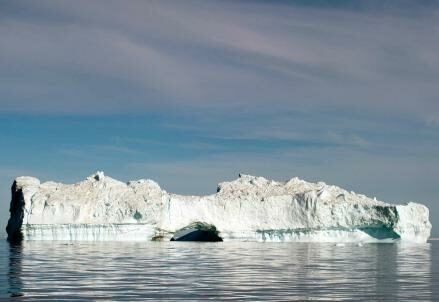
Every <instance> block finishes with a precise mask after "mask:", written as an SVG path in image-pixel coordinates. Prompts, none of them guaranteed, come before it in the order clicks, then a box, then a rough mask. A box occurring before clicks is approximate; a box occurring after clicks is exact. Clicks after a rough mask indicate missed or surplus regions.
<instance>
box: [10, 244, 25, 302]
mask: <svg viewBox="0 0 439 302" xmlns="http://www.w3.org/2000/svg"><path fill="white" fill-rule="evenodd" d="M22 255H23V246H22V244H21V243H10V244H9V271H8V283H9V290H8V293H9V294H10V296H11V297H20V296H23V280H22V278H21V270H22Z"/></svg>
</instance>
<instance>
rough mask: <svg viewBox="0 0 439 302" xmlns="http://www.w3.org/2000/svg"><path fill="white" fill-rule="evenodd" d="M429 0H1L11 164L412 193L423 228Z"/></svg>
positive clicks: (431, 128) (23, 169)
mask: <svg viewBox="0 0 439 302" xmlns="http://www.w3.org/2000/svg"><path fill="white" fill-rule="evenodd" d="M438 20H439V3H438V1H416V2H413V1H184V2H183V1H81V0H79V1H74V2H72V1H45V0H41V1H21V0H17V1H0V36H1V37H2V39H1V43H0V141H1V146H2V148H0V201H1V202H0V210H1V213H2V214H1V215H0V222H1V223H2V224H3V225H4V224H5V223H6V219H7V216H8V206H9V198H10V197H9V195H10V193H9V188H10V185H11V183H12V181H13V178H14V177H16V176H18V175H25V174H26V175H33V176H36V177H39V178H41V179H42V180H49V179H54V180H59V181H64V182H74V181H79V180H81V179H83V178H84V177H86V176H87V175H89V174H91V173H93V172H94V171H96V170H104V171H105V172H106V174H108V175H110V176H113V177H115V178H119V179H121V180H130V179H137V178H152V179H154V180H157V181H158V182H159V183H160V184H161V186H162V187H164V188H165V189H166V190H168V191H172V192H177V193H184V194H204V193H212V192H214V191H215V190H216V184H217V182H219V181H223V180H228V179H233V178H235V177H236V176H237V175H238V173H240V172H243V173H249V174H255V175H261V176H265V177H269V178H274V179H277V180H285V179H288V178H291V177H294V176H299V177H302V178H305V179H306V180H310V181H317V180H323V181H325V182H327V183H331V184H337V185H340V186H342V187H345V188H347V189H351V190H354V191H356V192H361V193H365V194H367V195H370V196H376V197H377V198H379V199H382V200H384V201H389V202H403V201H419V202H422V203H425V204H427V205H428V206H429V207H430V209H431V221H432V222H433V226H434V229H433V231H434V234H435V235H439V228H436V227H435V225H437V224H438V223H439V206H438V204H437V201H436V199H437V196H439V186H438V185H437V183H438V179H439V155H438V154H439V99H438V98H439V93H438V84H439V55H438V54H439V21H438Z"/></svg>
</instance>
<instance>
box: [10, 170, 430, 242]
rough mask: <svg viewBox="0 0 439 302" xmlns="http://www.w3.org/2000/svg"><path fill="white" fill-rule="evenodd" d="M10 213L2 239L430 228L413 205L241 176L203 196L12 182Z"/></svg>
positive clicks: (95, 179)
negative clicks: (214, 191) (396, 203)
mask: <svg viewBox="0 0 439 302" xmlns="http://www.w3.org/2000/svg"><path fill="white" fill-rule="evenodd" d="M10 212H11V217H10V219H9V222H8V226H7V232H8V238H9V239H10V240H14V239H25V240H140V241H148V240H173V239H176V240H178V239H179V238H189V237H191V236H189V235H190V234H189V235H188V233H191V232H192V231H198V232H200V233H203V234H204V235H203V236H204V237H206V236H207V237H206V238H210V239H212V238H216V239H217V240H224V241H228V240H241V241H319V242H393V241H410V242H418V243H423V242H426V241H427V240H428V238H429V236H430V230H431V224H430V222H429V211H428V208H427V207H425V206H424V205H421V204H418V203H414V202H409V203H407V204H404V205H394V204H388V203H384V202H382V201H378V200H376V199H375V198H374V199H371V198H368V197H366V196H364V195H361V194H355V193H354V192H348V191H346V190H344V189H341V188H339V187H336V186H332V185H327V184H325V183H323V182H319V183H310V182H306V181H303V180H300V179H298V178H292V179H291V180H289V181H286V182H276V181H273V180H267V179H265V178H263V177H254V176H249V175H240V176H239V178H238V179H236V180H234V181H230V182H223V183H220V184H219V185H218V190H217V193H215V194H212V195H207V196H182V195H177V194H171V193H167V192H166V191H165V190H162V189H161V188H160V186H159V185H158V184H157V183H156V182H154V181H152V180H149V179H147V180H144V179H142V180H137V181H130V182H128V183H123V182H120V181H117V180H115V179H112V178H110V177H108V176H105V175H104V173H103V172H97V173H95V174H93V175H91V176H89V177H88V178H87V179H86V180H84V181H81V182H79V183H76V184H62V183H56V182H51V181H50V182H45V183H40V181H39V180H38V179H36V178H33V177H18V178H17V179H16V180H15V181H14V184H13V186H12V200H11V209H10ZM193 234H195V233H192V237H191V238H194V237H193V236H194V235H193ZM195 237H196V236H195ZM204 237H203V238H204ZM213 241H215V240H213Z"/></svg>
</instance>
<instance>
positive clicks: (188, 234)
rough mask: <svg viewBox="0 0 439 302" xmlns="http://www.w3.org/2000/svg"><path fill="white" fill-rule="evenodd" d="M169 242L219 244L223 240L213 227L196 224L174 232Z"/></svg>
mask: <svg viewBox="0 0 439 302" xmlns="http://www.w3.org/2000/svg"><path fill="white" fill-rule="evenodd" d="M171 241H205V242H219V241H223V239H222V238H221V237H220V236H219V233H218V231H217V229H216V227H215V226H214V225H210V224H206V223H201V222H196V223H192V224H190V225H188V226H186V227H184V228H182V229H180V230H178V231H177V232H175V233H174V236H173V237H172V238H171Z"/></svg>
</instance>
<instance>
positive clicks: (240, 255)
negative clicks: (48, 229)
mask: <svg viewBox="0 0 439 302" xmlns="http://www.w3.org/2000/svg"><path fill="white" fill-rule="evenodd" d="M438 248H439V242H432V243H430V244H424V245H419V244H418V245H410V244H365V245H364V246H358V245H355V244H346V245H344V246H336V245H334V244H326V243H320V244H319V243H250V242H249V243H242V242H241V243H230V242H219V243H197V242H146V243H136V242H133V243H126V242H123V243H121V242H98V243H92V242H73V243H66V242H43V241H34V242H32V241H28V242H23V244H21V245H9V244H8V243H7V242H2V243H1V244H0V249H1V253H0V256H1V258H2V263H3V265H2V267H1V269H2V270H3V273H4V274H2V275H3V276H6V279H7V280H0V281H2V282H0V286H1V297H2V298H5V297H11V296H22V297H21V298H20V300H22V299H26V300H29V301H32V300H39V299H42V298H44V300H46V301H47V300H53V301H59V300H67V299H68V300H70V301H74V300H77V301H82V300H90V299H96V300H100V299H102V300H126V301H135V300H139V301H144V300H148V299H149V300H159V299H163V300H168V301H169V300H191V301H194V300H207V299H212V300H219V299H220V300H240V301H256V300H276V301H291V300H334V301H340V300H380V301H386V300H388V301H396V300H399V301H402V300H408V301H409V300H418V301H420V300H425V301H428V300H434V297H437V294H438V293H437V289H438V288H439V284H438V269H437V267H438V265H437V263H436V262H437V261H438V260H437V259H438V257H437V255H438V251H437V250H438ZM3 281H4V282H3Z"/></svg>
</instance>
